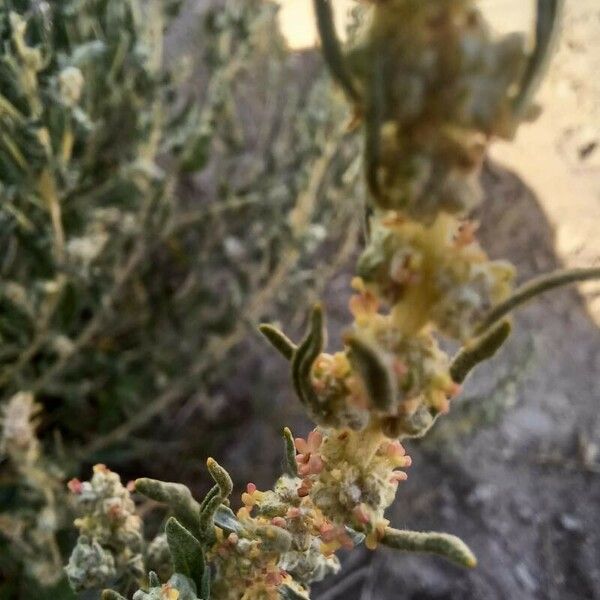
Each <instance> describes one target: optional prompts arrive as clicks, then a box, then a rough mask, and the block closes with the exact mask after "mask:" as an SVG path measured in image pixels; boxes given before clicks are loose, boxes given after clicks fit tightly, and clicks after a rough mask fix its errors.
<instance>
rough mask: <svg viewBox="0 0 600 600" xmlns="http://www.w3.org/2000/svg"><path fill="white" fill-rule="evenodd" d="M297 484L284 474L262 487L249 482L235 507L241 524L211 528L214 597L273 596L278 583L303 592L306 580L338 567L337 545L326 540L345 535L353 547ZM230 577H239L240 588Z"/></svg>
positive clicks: (228, 599)
mask: <svg viewBox="0 0 600 600" xmlns="http://www.w3.org/2000/svg"><path fill="white" fill-rule="evenodd" d="M301 485H302V482H301V481H300V480H299V479H298V478H296V477H290V476H287V475H284V476H282V477H281V478H280V479H279V480H278V481H277V482H276V484H275V485H274V487H273V489H272V490H268V491H265V492H262V491H259V490H257V489H256V486H255V485H254V484H253V483H249V484H248V486H247V490H246V492H244V494H243V495H242V503H243V506H242V507H241V508H240V509H239V511H238V513H237V518H238V520H239V524H240V527H239V528H238V529H237V531H236V532H231V533H229V534H228V535H226V534H225V533H224V532H223V530H221V529H220V528H219V527H217V528H216V532H217V542H216V545H215V546H214V547H213V549H212V550H211V553H210V554H211V556H212V557H213V558H214V563H215V565H216V570H217V579H216V582H215V585H214V586H213V589H212V593H213V594H214V595H215V597H216V598H219V599H222V600H239V599H240V598H243V600H250V599H260V600H277V599H278V598H279V592H280V590H281V589H282V588H283V587H285V588H289V589H292V590H294V591H295V592H296V593H297V594H300V595H301V596H306V597H308V596H307V594H308V586H309V585H310V584H311V583H313V582H314V581H320V580H321V579H323V578H324V577H325V576H326V575H328V574H331V573H335V572H337V570H338V569H339V562H338V560H337V558H336V557H335V556H334V555H333V551H334V550H335V549H337V547H339V546H337V547H332V546H331V542H332V541H333V539H334V538H337V539H341V538H344V542H345V545H346V546H347V547H348V546H349V547H352V541H351V540H350V538H349V536H348V534H347V533H346V532H345V530H344V529H343V528H334V526H333V525H332V524H331V523H330V522H329V521H327V520H326V519H325V518H324V517H323V515H322V513H321V512H320V511H319V510H318V509H317V508H316V507H315V506H314V505H313V503H312V502H311V499H310V498H308V497H306V495H304V494H302V493H299V491H298V490H299V489H300V487H301ZM340 529H341V530H340ZM218 582H223V583H222V584H219V583H218ZM232 582H240V585H241V586H243V591H242V590H239V589H237V588H236V586H235V585H232Z"/></svg>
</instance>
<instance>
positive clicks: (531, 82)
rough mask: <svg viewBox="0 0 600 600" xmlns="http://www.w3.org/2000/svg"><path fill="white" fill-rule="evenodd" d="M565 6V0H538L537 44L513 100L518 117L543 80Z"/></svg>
mask: <svg viewBox="0 0 600 600" xmlns="http://www.w3.org/2000/svg"><path fill="white" fill-rule="evenodd" d="M563 6H564V0H537V12H536V23H535V46H534V48H533V52H532V53H531V56H530V57H529V61H528V63H527V68H526V69H525V73H524V75H523V79H522V81H521V84H520V86H519V87H520V89H519V93H518V95H517V97H516V98H515V99H514V102H513V111H514V113H515V115H516V116H517V117H520V116H522V115H523V113H524V112H525V110H526V109H527V107H528V106H529V103H530V101H531V98H532V97H533V95H534V94H535V92H536V91H537V89H538V88H539V86H540V83H541V82H542V78H543V76H544V73H545V72H546V68H547V67H548V63H549V62H550V57H551V55H552V52H553V50H554V47H555V46H556V41H557V39H558V31H559V25H560V20H561V19H560V17H561V14H562V11H563Z"/></svg>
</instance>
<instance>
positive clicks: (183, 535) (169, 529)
mask: <svg viewBox="0 0 600 600" xmlns="http://www.w3.org/2000/svg"><path fill="white" fill-rule="evenodd" d="M165 533H166V534H167V542H168V544H169V551H170V552H171V557H172V558H173V567H174V568H175V571H176V572H177V573H182V574H183V575H185V576H186V577H189V578H190V579H191V580H192V581H193V582H194V583H195V584H196V587H197V588H198V589H201V587H202V580H203V578H204V571H205V569H206V563H205V561H204V552H203V549H202V545H201V544H200V542H199V541H198V540H197V539H196V538H195V537H194V536H193V535H192V534H191V533H190V532H189V531H188V530H187V529H186V528H185V527H184V526H183V525H181V524H180V523H179V522H178V521H177V519H175V518H174V517H171V518H170V519H169V520H168V521H167V524H166V526H165Z"/></svg>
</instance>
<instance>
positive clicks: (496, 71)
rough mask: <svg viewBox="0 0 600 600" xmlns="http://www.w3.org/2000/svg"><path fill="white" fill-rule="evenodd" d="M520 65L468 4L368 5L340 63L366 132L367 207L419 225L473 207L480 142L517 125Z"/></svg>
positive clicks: (462, 0) (509, 39)
mask: <svg viewBox="0 0 600 600" xmlns="http://www.w3.org/2000/svg"><path fill="white" fill-rule="evenodd" d="M525 59H526V43H525V38H524V36H522V35H520V34H512V35H509V36H505V37H503V38H500V39H497V40H496V39H494V38H493V37H492V35H491V33H490V31H489V28H488V26H487V24H486V22H485V20H484V18H483V16H482V15H481V13H480V11H479V10H478V9H477V8H476V2H475V1H474V0H441V1H436V2H431V1H428V2H423V1H422V0H388V1H386V2H372V7H371V11H370V15H369V19H367V22H366V26H365V27H364V31H363V33H362V36H361V37H360V38H359V40H358V42H357V43H356V45H355V47H354V48H352V49H351V50H350V52H349V56H348V63H349V65H350V68H351V71H352V74H353V77H354V78H355V80H356V84H357V86H358V87H359V90H360V93H361V96H362V97H363V99H364V105H365V106H364V108H363V110H364V112H365V113H366V120H367V126H368V127H370V128H371V130H370V133H371V134H372V137H370V138H369V140H370V142H371V143H370V147H368V148H367V152H368V153H370V156H368V158H369V159H371V160H373V164H372V167H373V171H372V173H371V178H370V181H369V183H370V185H371V188H372V191H373V192H374V194H373V196H374V201H375V203H376V204H377V205H378V206H380V207H381V208H391V209H394V210H402V211H404V212H405V213H406V214H407V215H409V216H411V217H413V218H419V219H425V220H428V221H431V220H433V219H434V218H435V217H436V216H437V214H438V213H439V211H440V210H445V211H447V212H451V213H464V212H465V211H468V210H470V209H471V208H473V207H474V206H475V204H477V202H478V200H479V197H480V190H479V186H478V180H477V170H478V167H479V165H480V164H481V162H482V160H483V157H484V155H485V151H486V149H487V146H488V143H489V140H490V138H492V137H494V136H500V137H510V136H511V135H512V134H513V132H514V129H515V127H516V125H517V120H516V119H515V115H514V113H513V111H512V102H513V100H514V96H515V93H516V89H517V84H518V82H519V77H520V76H521V75H522V71H523V68H524V65H525ZM368 145H369V144H368Z"/></svg>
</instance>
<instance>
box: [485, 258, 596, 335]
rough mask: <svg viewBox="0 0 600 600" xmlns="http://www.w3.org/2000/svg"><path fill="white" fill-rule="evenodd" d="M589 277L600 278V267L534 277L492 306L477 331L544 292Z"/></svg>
mask: <svg viewBox="0 0 600 600" xmlns="http://www.w3.org/2000/svg"><path fill="white" fill-rule="evenodd" d="M589 279H600V267H588V268H581V269H560V270H558V271H554V272H552V273H546V274H545V275H540V276H539V277H534V278H533V279H532V280H531V281H529V282H527V283H526V284H524V285H522V286H521V287H520V288H518V289H517V290H516V291H515V293H514V294H513V295H512V296H510V298H507V299H506V300H504V302H501V303H500V304H497V305H496V306H495V307H494V308H492V310H490V312H489V313H488V314H487V315H486V316H485V318H484V319H483V321H482V322H481V324H480V325H479V327H478V328H477V333H482V332H484V331H485V330H486V329H488V328H489V327H491V326H492V325H494V324H495V323H496V322H498V321H499V320H500V319H501V318H502V317H504V316H505V315H507V314H508V313H509V312H511V311H512V310H514V309H515V308H518V307H519V306H521V305H522V304H525V303H526V302H528V301H529V300H531V299H532V298H535V297H536V296H539V295H540V294H543V293H544V292H548V291H550V290H553V289H555V288H558V287H561V286H563V285H569V284H571V283H577V282H579V281H586V280H589Z"/></svg>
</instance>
